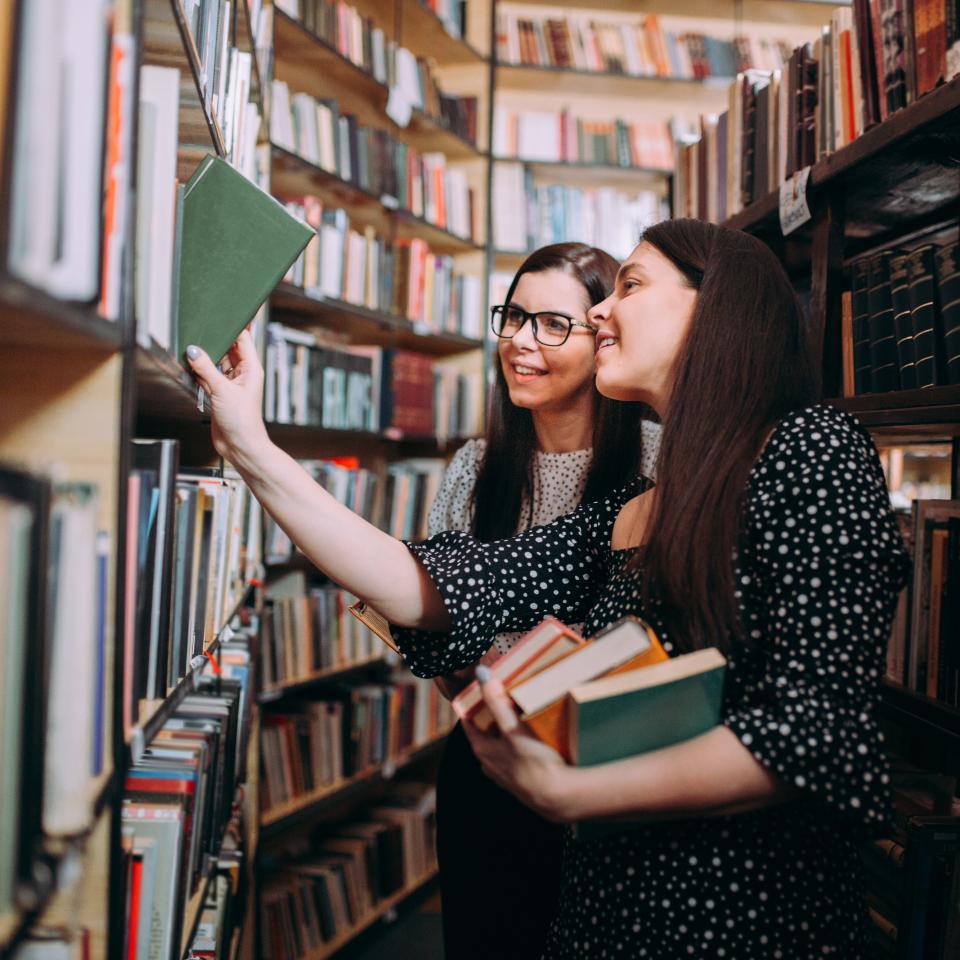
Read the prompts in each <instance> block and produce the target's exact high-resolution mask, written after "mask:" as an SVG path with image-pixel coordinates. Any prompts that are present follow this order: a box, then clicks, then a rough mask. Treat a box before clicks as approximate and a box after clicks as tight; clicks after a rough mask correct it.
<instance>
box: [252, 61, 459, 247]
mask: <svg viewBox="0 0 960 960" xmlns="http://www.w3.org/2000/svg"><path fill="white" fill-rule="evenodd" d="M270 139H271V140H272V142H273V143H274V144H276V145H277V146H278V147H282V148H283V149H284V150H288V151H290V152H291V153H295V154H297V155H298V156H300V157H302V158H303V159H304V160H307V161H308V162H309V163H312V164H314V166H317V167H320V168H321V169H322V170H326V171H327V172H328V173H332V174H334V175H335V176H337V177H339V178H340V179H341V180H344V181H346V182H348V183H353V184H354V185H356V186H357V187H359V188H360V189H362V190H365V191H366V192H367V193H370V194H373V195H374V196H376V197H382V198H384V202H385V203H387V204H389V206H390V207H391V208H396V207H399V208H401V209H403V210H409V211H410V212H411V213H413V214H414V216H417V217H421V218H422V219H424V220H426V221H427V222H428V223H431V224H433V225H434V226H437V227H441V228H443V229H444V230H447V231H448V232H450V233H453V234H455V235H456V236H459V237H464V238H466V239H473V237H474V236H475V229H474V219H475V213H474V211H475V206H476V203H475V197H474V191H473V189H472V188H471V187H470V186H469V184H468V182H467V178H466V175H465V173H464V172H463V171H462V170H459V169H456V168H453V167H448V166H447V159H446V156H445V155H444V154H442V153H438V152H432V153H420V152H419V151H417V150H414V149H413V148H412V147H410V146H408V145H407V144H405V143H403V142H401V141H400V140H398V139H396V138H395V137H393V136H391V134H390V133H389V132H387V131H386V130H382V129H379V128H376V127H369V126H365V125H364V124H362V123H360V122H358V121H357V119H356V117H354V116H353V115H352V114H341V113H340V111H339V108H338V107H337V103H336V101H335V100H322V101H321V100H315V99H314V98H313V97H311V96H310V95H309V94H307V93H295V94H293V96H292V97H291V96H290V90H289V88H288V86H287V84H286V83H284V82H283V81H282V80H274V81H273V108H272V111H271V115H270Z"/></svg>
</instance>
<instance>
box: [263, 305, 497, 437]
mask: <svg viewBox="0 0 960 960" xmlns="http://www.w3.org/2000/svg"><path fill="white" fill-rule="evenodd" d="M265 368H266V371H265V372H266V384H265V391H264V417H265V418H266V419H267V420H268V421H271V422H274V423H294V424H299V425H301V426H317V427H323V428H325V429H331V430H365V431H370V432H378V431H379V432H380V433H387V434H388V435H398V436H413V437H444V438H446V437H463V436H475V435H476V432H477V429H478V427H479V423H480V417H481V416H482V402H483V384H482V379H481V378H480V375H479V373H476V372H471V371H463V370H461V369H459V367H458V365H457V364H456V363H455V362H454V361H450V362H444V361H440V360H437V359H436V358H434V357H431V356H427V355H425V354H419V353H414V352H412V351H409V350H395V349H390V348H380V347H359V346H347V345H344V346H340V347H338V348H333V347H324V346H321V345H319V343H318V342H317V339H316V337H315V335H314V334H312V333H309V332H306V331H302V330H295V329H293V328H291V327H285V326H283V325H282V324H279V323H271V324H270V325H269V327H268V331H267V352H266V364H265Z"/></svg>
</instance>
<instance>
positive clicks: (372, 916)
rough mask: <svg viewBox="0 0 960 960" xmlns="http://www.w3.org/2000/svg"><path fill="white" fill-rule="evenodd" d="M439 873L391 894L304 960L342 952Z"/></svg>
mask: <svg viewBox="0 0 960 960" xmlns="http://www.w3.org/2000/svg"><path fill="white" fill-rule="evenodd" d="M438 875H439V871H438V869H437V868H436V867H434V868H432V869H430V870H428V871H427V872H426V873H425V874H424V875H423V876H422V877H419V878H417V879H416V880H414V881H413V883H410V884H407V886H405V887H404V888H403V889H402V890H398V891H397V892H396V893H394V894H391V895H390V896H389V897H386V898H385V899H383V900H381V901H380V902H379V903H377V905H376V906H375V907H374V908H373V910H371V911H370V913H368V914H367V915H366V916H365V917H364V918H363V919H362V920H361V921H360V922H359V923H356V924H354V925H353V926H352V927H350V928H349V929H348V930H344V931H343V933H341V934H339V935H338V936H336V937H334V938H333V940H330V941H329V942H328V943H325V944H324V945H323V946H322V947H321V948H320V949H319V950H313V951H311V952H309V953H306V954H304V956H303V958H302V960H326V958H327V957H332V956H333V955H334V954H335V953H336V952H337V951H338V950H342V949H343V948H344V947H345V946H346V945H347V944H348V943H350V942H351V941H353V940H355V939H356V938H357V937H358V936H360V934H361V933H363V932H364V931H365V930H368V929H369V928H370V927H372V926H373V925H374V924H375V923H376V922H377V921H378V920H380V919H382V918H383V917H385V916H386V915H387V914H389V913H390V912H391V911H392V910H394V909H395V908H396V907H398V906H400V904H401V903H403V901H404V900H406V899H408V898H409V897H411V896H413V895H414V894H415V893H417V892H418V891H420V890H422V889H423V888H424V887H425V886H426V885H427V884H428V883H430V882H431V881H432V880H434V879H436V877H437V876H438Z"/></svg>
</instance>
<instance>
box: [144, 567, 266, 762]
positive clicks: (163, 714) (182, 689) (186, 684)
mask: <svg viewBox="0 0 960 960" xmlns="http://www.w3.org/2000/svg"><path fill="white" fill-rule="evenodd" d="M252 589H253V584H248V585H247V586H246V587H245V588H244V590H243V591H242V592H241V595H240V599H239V600H238V601H237V604H236V606H235V607H234V608H233V610H231V611H230V614H229V616H228V617H227V619H226V621H225V622H224V624H223V626H222V627H221V628H220V630H219V631H218V632H217V635H216V637H214V639H213V640H212V641H211V642H210V645H209V646H208V647H206V650H205V652H206V653H210V654H213V653H216V652H217V650H219V649H220V642H221V640H222V638H223V632H224V630H225V629H226V627H227V626H229V624H230V621H231V620H233V618H234V617H235V616H236V615H237V613H238V612H239V611H240V610H241V608H242V607H243V606H244V605H245V604H246V603H247V601H248V600H249V598H250V592H251V590H252ZM205 666H206V659H204V662H203V663H202V664H200V665H199V666H198V667H192V668H191V669H190V670H188V671H187V672H186V673H185V674H184V675H183V676H182V677H181V678H180V679H179V680H178V681H177V683H176V684H175V685H174V686H173V687H172V688H171V689H170V691H169V692H168V693H167V695H166V697H164V698H163V699H162V700H144V701H142V702H141V704H140V720H139V722H138V723H137V725H136V726H135V727H134V728H133V730H131V731H130V735H129V736H127V737H126V744H127V754H128V758H132V759H136V757H135V754H136V753H137V752H139V750H142V749H143V747H144V746H146V745H147V744H148V743H150V741H151V740H152V739H153V738H154V736H155V735H156V733H157V731H158V730H159V729H160V728H161V727H162V726H163V725H164V724H165V723H166V722H167V720H168V719H169V718H170V716H171V715H172V714H173V712H174V711H175V710H176V709H177V707H178V706H179V705H180V703H181V702H182V701H183V698H184V697H185V696H187V694H189V693H191V692H192V691H193V690H194V685H195V682H196V680H197V678H198V677H199V675H200V672H201V671H202V670H203V668H204V667H205Z"/></svg>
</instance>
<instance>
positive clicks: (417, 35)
mask: <svg viewBox="0 0 960 960" xmlns="http://www.w3.org/2000/svg"><path fill="white" fill-rule="evenodd" d="M400 31H401V32H400V37H399V40H400V43H402V44H403V46H405V47H407V48H408V49H410V50H412V51H413V52H414V53H415V54H417V55H419V56H428V57H431V58H432V59H433V60H435V61H436V62H437V63H438V64H439V65H440V66H452V65H455V64H481V63H486V62H487V58H486V57H485V56H484V55H483V54H482V53H481V52H480V51H479V50H477V48H476V47H474V46H473V45H472V44H471V43H469V42H468V41H467V40H466V39H463V38H461V37H455V36H454V35H453V34H451V33H448V32H447V28H446V27H445V26H444V25H443V21H442V20H441V19H440V18H439V17H438V16H437V15H436V14H435V13H434V12H433V10H431V9H430V8H429V7H428V6H427V5H426V3H424V2H423V0H402V4H401V10H400Z"/></svg>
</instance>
